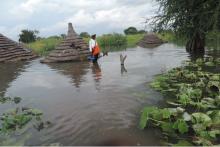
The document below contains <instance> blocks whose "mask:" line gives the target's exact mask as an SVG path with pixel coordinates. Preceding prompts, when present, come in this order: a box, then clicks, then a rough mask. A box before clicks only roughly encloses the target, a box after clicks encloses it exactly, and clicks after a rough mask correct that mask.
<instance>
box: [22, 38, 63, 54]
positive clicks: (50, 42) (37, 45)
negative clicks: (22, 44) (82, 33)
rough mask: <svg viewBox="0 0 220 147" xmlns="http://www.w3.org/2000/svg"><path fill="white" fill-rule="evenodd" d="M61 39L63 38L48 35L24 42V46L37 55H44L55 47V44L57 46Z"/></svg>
mask: <svg viewBox="0 0 220 147" xmlns="http://www.w3.org/2000/svg"><path fill="white" fill-rule="evenodd" d="M62 40H63V39H62V38H59V37H49V38H46V39H40V40H37V41H35V42H33V43H29V44H26V47H27V48H30V49H33V51H34V52H35V53H37V54H38V55H46V54H47V53H48V52H49V51H51V50H53V49H55V46H57V45H58V44H59V43H60V42H61V41H62Z"/></svg>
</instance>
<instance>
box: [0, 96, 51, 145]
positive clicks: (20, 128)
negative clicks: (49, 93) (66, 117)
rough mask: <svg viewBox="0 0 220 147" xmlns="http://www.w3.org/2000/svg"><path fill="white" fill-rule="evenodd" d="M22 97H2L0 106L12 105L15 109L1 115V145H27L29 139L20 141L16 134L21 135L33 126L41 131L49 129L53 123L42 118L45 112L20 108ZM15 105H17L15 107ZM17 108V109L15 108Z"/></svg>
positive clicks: (0, 97)
mask: <svg viewBox="0 0 220 147" xmlns="http://www.w3.org/2000/svg"><path fill="white" fill-rule="evenodd" d="M21 100H22V98H20V97H14V98H11V97H3V96H0V104H2V105H3V104H5V103H11V104H12V106H13V108H12V109H8V110H6V111H5V112H4V113H1V115H0V145H2V146H3V145H4V146H5V145H18V144H19V145H21V146H23V145H24V144H25V141H26V140H28V139H29V137H30V135H28V137H25V138H24V139H21V140H19V142H18V141H17V140H16V139H15V138H14V137H15V134H20V133H23V132H25V131H26V130H28V129H29V128H30V127H31V126H32V125H33V127H34V128H35V129H37V130H41V129H44V128H46V127H49V125H50V124H51V122H49V121H46V122H43V121H42V119H41V116H42V115H43V112H42V111H41V110H38V109H34V108H28V107H19V106H18V105H17V104H19V103H20V102H21ZM14 104H15V105H14ZM14 106H16V108H14Z"/></svg>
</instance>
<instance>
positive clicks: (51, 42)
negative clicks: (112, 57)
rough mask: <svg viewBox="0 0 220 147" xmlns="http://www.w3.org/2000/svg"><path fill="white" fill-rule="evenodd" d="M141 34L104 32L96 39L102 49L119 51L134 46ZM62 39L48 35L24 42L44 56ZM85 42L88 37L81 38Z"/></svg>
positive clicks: (87, 40)
mask: <svg viewBox="0 0 220 147" xmlns="http://www.w3.org/2000/svg"><path fill="white" fill-rule="evenodd" d="M143 36H144V35H143V34H136V35H127V36H125V35H122V34H117V33H114V34H105V35H102V36H98V37H97V41H98V43H99V45H100V47H101V49H102V51H119V50H123V49H126V48H127V47H135V46H136V45H137V43H138V42H139V41H140V40H141V39H142V38H143ZM62 40H63V39H62V38H58V37H49V38H44V39H40V40H37V41H35V42H33V43H29V44H26V47H27V48H31V49H32V50H33V51H34V52H35V53H36V54H38V55H41V56H44V55H47V54H48V52H50V51H52V50H53V49H55V47H56V46H57V45H58V44H60V43H61V41H62ZM83 40H84V41H85V42H87V43H88V42H89V38H83Z"/></svg>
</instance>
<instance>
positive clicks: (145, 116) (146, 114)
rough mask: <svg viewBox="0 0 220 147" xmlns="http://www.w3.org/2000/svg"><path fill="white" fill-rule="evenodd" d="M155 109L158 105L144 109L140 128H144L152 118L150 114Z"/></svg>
mask: <svg viewBox="0 0 220 147" xmlns="http://www.w3.org/2000/svg"><path fill="white" fill-rule="evenodd" d="M155 109H157V108H156V107H145V108H144V109H143V111H142V114H141V118H140V123H139V127H140V129H144V128H145V127H146V125H147V123H148V121H149V118H150V116H149V115H150V114H151V113H152V111H154V110H155Z"/></svg>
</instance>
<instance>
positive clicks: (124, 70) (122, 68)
mask: <svg viewBox="0 0 220 147" xmlns="http://www.w3.org/2000/svg"><path fill="white" fill-rule="evenodd" d="M127 72H128V71H127V69H126V68H125V66H124V65H121V75H123V74H124V73H127Z"/></svg>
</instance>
